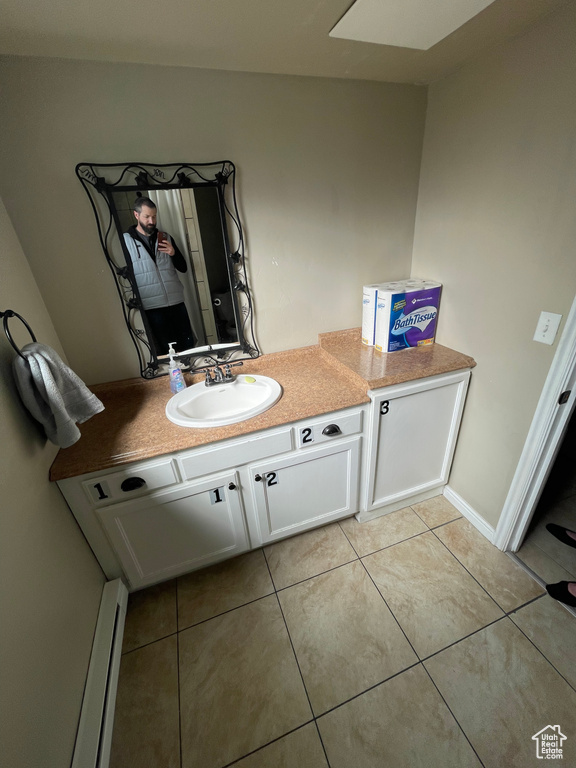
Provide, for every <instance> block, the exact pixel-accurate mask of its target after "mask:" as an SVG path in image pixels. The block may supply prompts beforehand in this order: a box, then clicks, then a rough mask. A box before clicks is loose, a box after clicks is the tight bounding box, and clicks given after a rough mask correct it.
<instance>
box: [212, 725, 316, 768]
mask: <svg viewBox="0 0 576 768" xmlns="http://www.w3.org/2000/svg"><path fill="white" fill-rule="evenodd" d="M313 722H314V720H313V719H310V720H306V722H305V723H302V725H299V726H298V727H297V728H292V730H290V731H286V733H283V734H282V735H281V736H277V737H276V738H275V739H271V740H270V741H267V742H266V744H262V745H261V746H259V747H256V749H253V750H252V752H246V754H245V755H241V756H240V757H236V758H234V760H233V761H232V762H231V763H226V765H223V766H222V768H232V766H233V765H236V764H237V763H239V762H240V760H244V758H245V757H250V755H255V754H256V753H257V752H261V751H262V750H263V749H266V747H269V746H270V744H275V743H276V742H277V741H281V739H284V738H285V737H286V736H290V735H291V734H292V733H296V731H299V730H300V729H302V728H304V727H305V726H306V725H311V723H313Z"/></svg>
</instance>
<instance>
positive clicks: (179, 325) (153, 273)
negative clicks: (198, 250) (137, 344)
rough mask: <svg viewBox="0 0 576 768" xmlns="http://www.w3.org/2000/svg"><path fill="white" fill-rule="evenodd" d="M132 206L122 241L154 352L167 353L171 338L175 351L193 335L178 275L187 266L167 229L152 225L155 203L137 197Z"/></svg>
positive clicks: (190, 344)
mask: <svg viewBox="0 0 576 768" xmlns="http://www.w3.org/2000/svg"><path fill="white" fill-rule="evenodd" d="M133 210H134V217H135V218H136V224H134V225H133V226H131V227H130V228H129V229H128V231H127V232H125V233H124V241H125V243H126V247H127V249H128V253H129V254H130V258H131V260H132V268H133V270H134V277H135V278H136V284H137V286H138V293H139V294H140V299H141V302H142V308H143V309H144V311H145V312H146V318H147V320H148V325H149V328H150V330H151V333H152V336H153V338H152V340H151V341H152V342H153V345H154V348H155V350H156V354H157V355H166V354H168V344H169V343H170V342H172V341H174V342H176V343H175V348H176V351H183V350H185V349H191V348H193V347H195V346H197V344H196V338H195V336H194V333H193V331H192V326H191V324H190V318H189V316H188V311H187V309H186V305H185V304H184V289H183V287H182V283H181V282H180V280H179V278H178V272H182V273H184V272H186V270H187V265H186V260H185V259H184V256H183V255H182V254H181V252H180V251H179V249H178V246H177V245H176V243H175V242H174V241H173V239H172V237H171V236H170V235H169V234H168V232H161V231H158V229H157V228H156V219H157V211H156V205H155V204H154V202H153V201H152V200H150V198H148V197H138V198H137V199H136V201H135V202H134V208H133Z"/></svg>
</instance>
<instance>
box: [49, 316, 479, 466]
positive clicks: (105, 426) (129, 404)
mask: <svg viewBox="0 0 576 768" xmlns="http://www.w3.org/2000/svg"><path fill="white" fill-rule="evenodd" d="M319 341H320V344H319V345H318V346H314V347H304V348H302V349H294V350H289V351H287V352H276V353H274V354H270V355H263V356H262V357H259V358H258V359H256V360H245V361H244V366H243V368H242V371H241V373H242V374H261V375H264V376H271V377H272V378H273V379H276V381H278V382H279V383H280V384H281V385H282V389H283V395H282V397H281V399H280V400H279V401H278V403H276V405H274V406H273V407H272V408H270V409H269V410H268V411H265V412H264V413H262V414H260V415H259V416H255V417H254V418H252V419H248V420H247V421H243V422H240V423H238V424H231V425H229V426H226V427H216V428H211V429H191V428H188V427H179V426H177V425H176V424H172V422H170V421H168V419H167V418H166V415H165V408H166V403H167V402H168V400H169V399H170V398H171V397H172V393H171V392H170V388H169V384H168V378H167V377H166V376H163V377H161V378H158V379H153V380H148V381H147V380H144V379H127V380H125V381H117V382H110V383H108V384H98V385H95V386H92V387H90V389H91V390H92V391H93V392H94V393H95V394H96V395H97V397H99V398H100V400H101V401H102V402H103V403H104V406H105V410H104V411H102V412H101V413H99V414H97V415H96V416H93V417H92V418H91V419H89V421H87V422H86V423H84V424H82V425H80V431H81V433H82V437H81V438H80V440H79V441H78V442H77V443H75V444H74V445H73V446H71V447H70V448H63V449H61V450H60V451H59V453H58V455H57V456H56V459H55V460H54V463H53V464H52V467H51V469H50V480H63V479H65V478H68V477H75V476H77V475H82V474H85V473H88V472H99V471H101V470H104V469H109V468H111V467H116V466H120V465H122V464H127V463H129V462H133V461H140V460H142V459H150V458H153V457H155V456H161V455H164V454H168V453H173V452H174V451H181V450H185V449H190V448H196V447H198V446H202V445H207V444H209V443H214V442H217V441H219V440H226V439H229V438H233V437H240V436H242V435H246V434H250V433H252V432H259V431H261V430H264V429H270V428H272V427H278V426H281V425H283V424H288V423H290V422H293V421H299V420H301V419H307V418H311V417H313V416H320V415H322V414H324V413H331V412H333V411H340V410H342V409H344V408H350V407H353V406H356V405H362V404H363V403H368V402H370V398H369V396H368V394H367V392H368V390H370V389H378V388H379V387H385V386H389V385H391V384H400V383H402V382H404V381H411V380H413V379H421V378H426V377H428V376H435V375H438V374H440V373H447V372H449V371H456V370H461V369H463V368H472V367H474V365H476V363H475V362H474V360H473V359H472V358H471V357H468V356H467V355H463V354H460V353H459V352H455V351H454V350H451V349H448V348H447V347H442V346H440V345H438V344H433V345H430V346H427V347H419V348H416V349H410V350H403V351H402V352H393V353H388V354H386V353H380V352H377V351H376V350H375V349H374V348H373V347H366V346H364V345H363V344H362V342H361V341H360V329H359V328H356V329H353V330H350V331H337V332H335V333H325V334H321V335H320V337H319ZM202 378H203V377H202V376H198V375H196V376H190V375H189V374H186V383H187V384H188V385H190V384H192V383H195V382H196V381H201V380H202Z"/></svg>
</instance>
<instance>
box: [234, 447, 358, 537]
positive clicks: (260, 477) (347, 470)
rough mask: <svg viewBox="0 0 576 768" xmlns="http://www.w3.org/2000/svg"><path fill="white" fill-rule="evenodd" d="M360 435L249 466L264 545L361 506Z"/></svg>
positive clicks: (334, 518)
mask: <svg viewBox="0 0 576 768" xmlns="http://www.w3.org/2000/svg"><path fill="white" fill-rule="evenodd" d="M360 441H361V438H360V437H354V438H349V439H347V440H340V441H339V442H338V443H337V444H336V443H333V444H330V445H327V446H325V447H322V448H311V449H309V450H308V451H307V452H306V453H298V454H292V455H291V456H288V457H286V458H283V459H278V460H276V461H267V462H262V463H260V464H253V465H252V466H251V467H250V470H249V471H250V477H251V485H252V492H253V494H254V498H255V502H256V515H257V519H258V524H259V527H260V535H261V540H262V542H263V543H266V542H270V541H276V540H277V539H283V538H285V537H287V536H291V535H293V534H295V533H299V532H300V531H305V530H307V529H308V528H315V527H316V526H319V525H324V524H325V523H329V522H331V521H332V520H338V519H339V518H342V517H347V516H349V515H352V514H354V513H355V512H356V511H357V510H358V468H359V459H360Z"/></svg>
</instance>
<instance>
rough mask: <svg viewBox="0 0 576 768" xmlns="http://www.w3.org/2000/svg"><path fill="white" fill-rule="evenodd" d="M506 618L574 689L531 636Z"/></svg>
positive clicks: (512, 620) (574, 689)
mask: <svg viewBox="0 0 576 768" xmlns="http://www.w3.org/2000/svg"><path fill="white" fill-rule="evenodd" d="M542 597H544V595H542ZM537 599H538V600H539V599H540V598H537ZM532 602H534V601H532ZM527 605H528V603H527ZM514 613H515V611H514ZM508 618H509V619H510V621H511V622H512V623H513V624H514V626H515V627H516V628H517V629H519V630H520V632H522V634H523V635H524V637H525V638H526V639H527V640H528V641H529V642H531V643H532V645H533V646H534V648H536V650H537V651H538V653H539V654H540V655H541V656H543V657H544V659H545V660H546V661H547V662H548V664H550V666H551V667H552V669H554V670H556V672H557V673H558V674H559V675H560V677H561V678H562V679H563V680H564V681H565V682H566V684H567V685H569V686H570V688H572V690H573V691H576V687H575V686H574V685H572V683H571V682H570V680H568V679H567V678H566V677H565V676H564V675H563V674H562V672H560V670H559V669H558V667H557V666H556V665H555V664H554V663H553V662H552V661H550V659H549V658H548V656H546V654H545V653H544V651H543V650H542V648H539V647H538V646H537V645H536V643H535V642H534V640H532V638H531V637H529V636H528V635H527V634H526V632H525V631H524V630H523V629H522V627H520V626H518V624H516V622H515V621H514V619H513V618H512V616H508Z"/></svg>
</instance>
